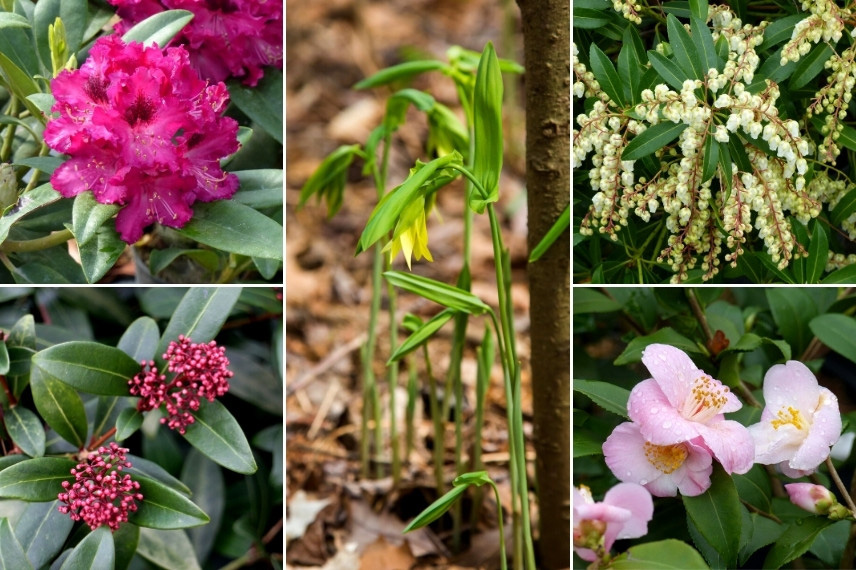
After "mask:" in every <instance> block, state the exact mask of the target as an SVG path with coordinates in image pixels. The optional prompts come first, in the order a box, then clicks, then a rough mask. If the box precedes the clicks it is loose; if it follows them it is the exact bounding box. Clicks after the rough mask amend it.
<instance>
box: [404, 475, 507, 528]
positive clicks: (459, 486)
mask: <svg viewBox="0 0 856 570" xmlns="http://www.w3.org/2000/svg"><path fill="white" fill-rule="evenodd" d="M485 483H490V478H489V477H488V475H487V471H477V472H474V473H464V474H463V475H460V476H458V477H457V478H456V479H455V480H454V481H453V482H452V485H454V487H452V488H451V489H450V490H449V491H448V492H447V493H446V494H445V495H443V496H442V497H440V498H439V499H437V500H436V501H434V502H433V503H431V504H430V505H428V507H426V508H425V510H424V511H422V512H421V513H419V516H417V517H416V518H415V519H413V520H412V521H410V524H409V525H407V527H406V528H405V529H404V530H403V531H402V532H405V533H407V532H410V531H411V530H416V529H418V528H422V527H423V526H426V525H429V524H431V523H432V522H434V521H435V520H437V519H438V518H440V517H441V516H443V513H445V512H446V511H448V510H449V509H450V508H451V506H452V505H453V504H455V501H457V500H458V497H460V496H461V495H462V494H463V493H464V491H466V490H467V488H468V487H469V486H470V485H476V486H481V485H484V484H485Z"/></svg>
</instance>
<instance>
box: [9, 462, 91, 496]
mask: <svg viewBox="0 0 856 570" xmlns="http://www.w3.org/2000/svg"><path fill="white" fill-rule="evenodd" d="M76 465H77V463H76V462H75V461H73V460H71V459H66V458H64V457H38V458H35V459H27V460H25V461H21V462H20V463H16V464H14V465H12V466H10V467H7V468H6V469H4V470H2V471H0V497H4V498H7V499H22V500H24V501H53V500H56V498H57V495H58V494H59V493H61V492H62V482H63V481H68V480H71V479H72V478H73V477H74V476H73V475H72V474H71V470H72V469H73V468H74V467H75V466H76Z"/></svg>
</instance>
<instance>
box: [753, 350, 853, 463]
mask: <svg viewBox="0 0 856 570" xmlns="http://www.w3.org/2000/svg"><path fill="white" fill-rule="evenodd" d="M764 401H765V402H766V406H765V408H764V411H763V412H762V413H761V421H760V422H758V423H757V424H755V425H752V426H749V432H750V433H751V434H752V437H753V438H754V440H755V461H756V462H758V463H763V464H765V465H771V464H778V465H779V467H780V468H781V470H782V472H783V473H784V474H785V475H787V476H788V477H794V478H796V477H802V476H804V475H808V474H810V473H814V471H815V469H817V467H818V465H820V464H821V463H823V462H824V461H825V460H826V458H827V457H829V453H830V448H831V447H832V446H833V445H834V444H835V442H836V441H838V437H839V436H840V435H841V413H840V412H839V410H838V398H836V397H835V394H833V393H832V392H831V391H830V390H829V389H828V388H824V387H823V386H820V385H819V384H818V383H817V378H815V376H814V374H812V372H811V370H809V369H808V367H807V366H806V365H805V364H803V363H802V362H797V361H795V360H790V361H788V362H787V363H786V364H777V365H775V366H773V367H772V368H770V369H769V370H768V371H767V374H766V375H765V376H764Z"/></svg>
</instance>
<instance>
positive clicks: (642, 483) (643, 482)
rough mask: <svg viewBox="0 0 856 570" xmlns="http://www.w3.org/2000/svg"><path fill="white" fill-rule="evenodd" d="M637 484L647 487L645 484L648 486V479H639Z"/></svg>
mask: <svg viewBox="0 0 856 570" xmlns="http://www.w3.org/2000/svg"><path fill="white" fill-rule="evenodd" d="M639 484H640V485H647V484H648V479H640V480H639Z"/></svg>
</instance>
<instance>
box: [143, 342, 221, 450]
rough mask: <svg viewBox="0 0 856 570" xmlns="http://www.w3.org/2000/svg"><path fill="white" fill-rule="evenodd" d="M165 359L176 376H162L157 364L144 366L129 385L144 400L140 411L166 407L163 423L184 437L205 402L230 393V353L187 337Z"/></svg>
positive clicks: (169, 369)
mask: <svg viewBox="0 0 856 570" xmlns="http://www.w3.org/2000/svg"><path fill="white" fill-rule="evenodd" d="M163 359H164V360H166V361H167V363H168V364H167V370H168V371H169V372H170V373H171V374H172V375H173V376H172V378H171V379H170V380H167V376H166V374H161V373H159V371H158V369H157V367H156V366H155V363H154V361H150V362H142V363H141V365H142V371H141V372H140V373H139V374H137V375H136V376H134V377H133V378H132V379H131V380H129V381H128V384H129V385H130V387H131V394H132V395H134V396H140V401H139V402H138V403H137V409H138V410H139V411H141V412H147V411H149V410H153V409H155V408H159V407H160V406H161V405H164V407H165V409H166V413H167V417H163V418H161V423H163V424H166V425H167V426H168V427H169V428H170V429H174V430H178V432H179V433H181V434H184V433H185V431H186V429H187V426H189V425H190V424H192V423H194V421H195V418H194V417H193V412H195V411H197V410H198V409H199V402H200V400H201V399H203V398H204V399H206V400H208V401H209V402H213V401H214V399H215V398H217V397H218V396H222V395H223V394H225V393H226V392H227V391H228V390H229V378H231V377H232V376H233V372H232V371H231V370H229V359H228V358H226V349H225V348H224V347H222V346H217V343H216V342H214V341H213V340H212V341H211V342H209V343H207V344H193V343H192V342H191V340H190V339H189V338H187V337H185V336H183V335H181V336H179V337H178V342H176V341H172V342H170V343H169V347H167V351H166V353H164V355H163Z"/></svg>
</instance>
